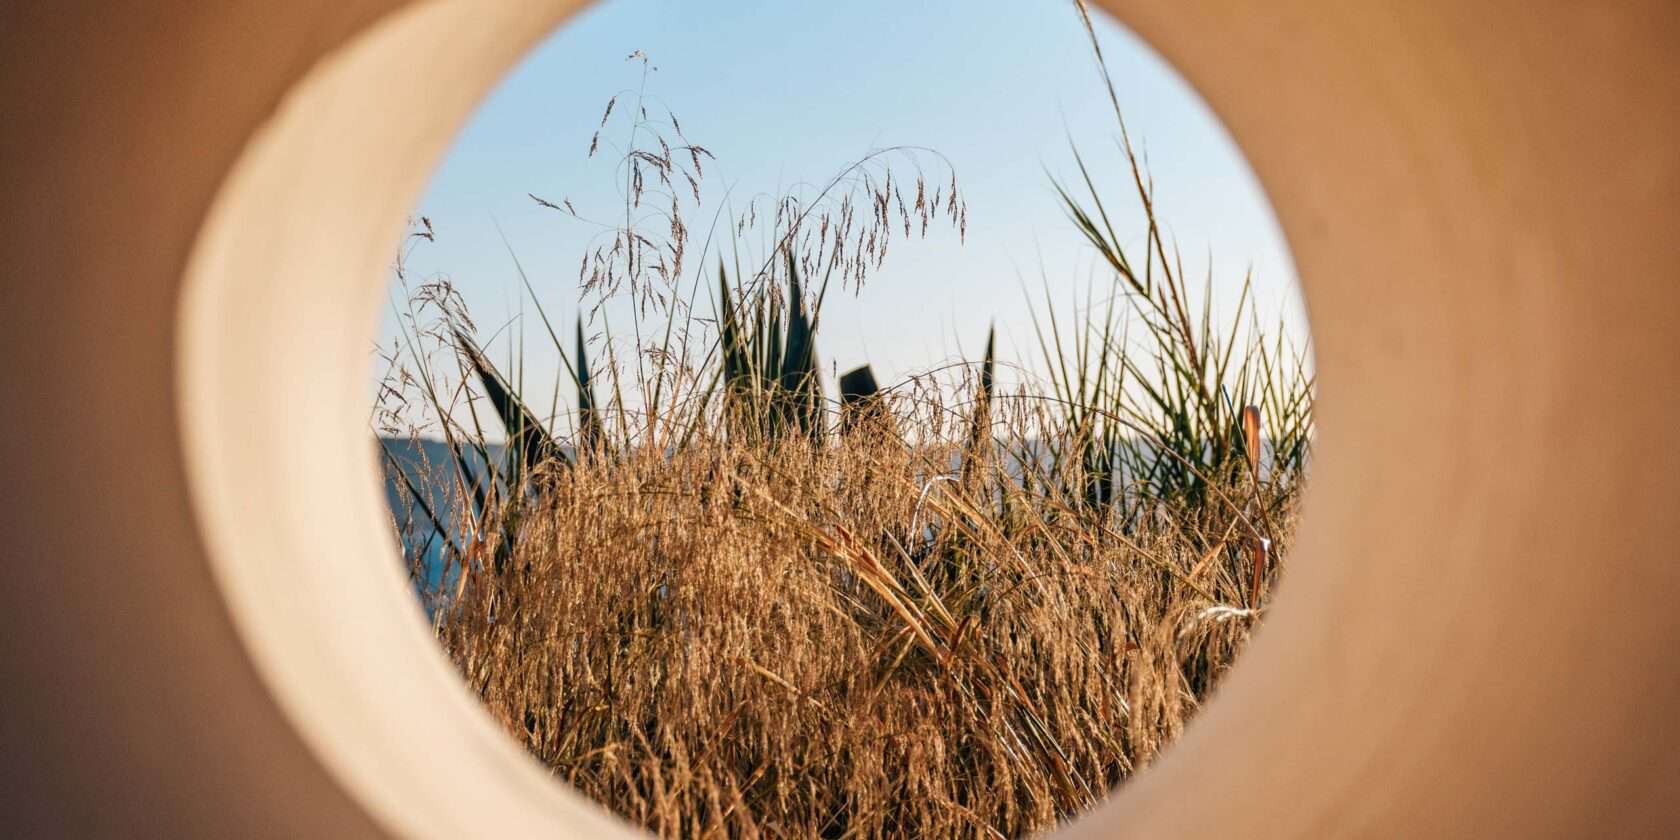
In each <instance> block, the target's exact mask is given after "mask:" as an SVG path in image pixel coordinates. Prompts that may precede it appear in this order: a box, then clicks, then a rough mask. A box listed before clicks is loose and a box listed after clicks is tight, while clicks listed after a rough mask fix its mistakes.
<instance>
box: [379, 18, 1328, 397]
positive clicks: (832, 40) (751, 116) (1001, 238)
mask: <svg viewBox="0 0 1680 840" xmlns="http://www.w3.org/2000/svg"><path fill="white" fill-rule="evenodd" d="M1098 24H1099V30H1098V34H1099V37H1100V39H1101V41H1102V42H1103V45H1104V49H1105V51H1106V53H1107V56H1108V60H1109V66H1110V70H1111V72H1112V73H1113V75H1114V78H1115V81H1116V83H1117V87H1118V90H1119V95H1120V101H1121V105H1122V107H1123V108H1124V109H1125V111H1126V115H1127V121H1128V125H1129V126H1130V128H1131V130H1132V134H1133V139H1134V141H1135V142H1136V143H1137V144H1138V145H1139V146H1140V148H1142V149H1144V150H1145V151H1146V152H1147V154H1148V160H1149V164H1150V168H1151V170H1152V172H1153V174H1154V177H1155V181H1156V186H1157V190H1158V209H1159V213H1160V216H1161V217H1162V219H1163V220H1164V221H1165V223H1166V224H1167V225H1168V226H1169V229H1170V232H1171V234H1172V235H1173V236H1174V237H1176V239H1177V241H1178V243H1179V245H1180V247H1181V249H1182V251H1183V254H1184V259H1185V262H1186V267H1187V268H1188V269H1189V270H1190V273H1192V274H1193V275H1196V276H1198V277H1199V276H1200V275H1201V273H1202V272H1203V271H1205V270H1207V268H1208V267H1209V264H1210V262H1209V261H1210V255H1211V268H1212V272H1213V278H1214V284H1215V296H1216V299H1218V298H1229V297H1231V296H1233V295H1234V291H1235V284H1237V283H1238V282H1240V280H1241V278H1242V276H1243V273H1244V271H1245V270H1246V269H1248V268H1249V267H1250V266H1252V267H1253V270H1254V274H1255V282H1256V289H1257V292H1258V295H1259V299H1260V302H1261V311H1262V313H1263V314H1264V315H1266V316H1268V317H1279V316H1282V317H1285V318H1286V319H1288V321H1289V322H1290V324H1291V329H1292V332H1293V334H1294V335H1295V336H1297V337H1301V336H1304V334H1305V329H1304V320H1303V316H1302V314H1301V311H1300V308H1299V301H1298V295H1297V293H1296V290H1295V280H1294V270H1293V267H1292V265H1291V263H1290V260H1289V256H1288V251H1287V248H1286V246H1285V244H1284V242H1283V239H1282V234H1281V232H1280V231H1279V230H1278V228H1277V226H1276V222H1275V220H1274V219H1273V217H1272V215H1271V211H1270V208H1269V206H1268V205H1267V203H1266V200H1265V197H1264V195H1263V194H1262V192H1261V190H1260V187H1259V185H1258V183H1257V182H1256V180H1255V179H1254V176H1253V174H1252V173H1251V172H1250V170H1249V169H1248V166H1247V164H1246V163H1245V162H1244V161H1243V159H1242V157H1241V154H1240V153H1239V152H1238V150H1237V149H1236V147H1235V145H1234V143H1233V141H1232V140H1231V138H1230V137H1229V136H1228V135H1227V134H1226V133H1225V130H1224V128H1223V127H1222V126H1221V125H1220V123H1219V122H1218V120H1217V118H1216V117H1215V116H1214V115H1213V114H1212V113H1211V112H1210V111H1209V110H1208V109H1207V107H1206V106H1205V104H1204V103H1203V102H1202V101H1201V99H1200V98H1199V97H1198V96H1197V95H1196V94H1195V92H1194V91H1193V90H1192V89H1191V88H1190V87H1189V86H1188V84H1187V83H1186V82H1185V81H1184V80H1183V79H1181V78H1180V77H1179V76H1178V75H1177V74H1176V73H1175V72H1174V71H1173V70H1172V69H1171V68H1170V67H1169V66H1167V65H1166V64H1165V62H1164V61H1163V60H1161V59H1160V58H1159V57H1158V56H1157V55H1156V54H1155V53H1154V52H1153V51H1152V50H1150V49H1149V48H1148V46H1147V45H1145V44H1144V43H1143V42H1141V41H1140V40H1139V39H1137V38H1136V37H1135V36H1134V35H1132V34H1131V33H1130V31H1128V30H1126V29H1124V28H1122V27H1120V26H1119V25H1117V24H1115V23H1114V22H1112V21H1110V20H1108V19H1107V18H1102V17H1099V19H1098ZM635 50H642V51H643V52H645V53H646V54H647V55H648V56H649V57H650V58H651V61H652V63H653V65H654V66H656V67H657V68H658V69H657V70H656V71H654V72H653V73H651V74H650V76H649V81H648V93H649V94H650V95H651V96H652V97H654V99H653V100H652V101H654V102H657V103H660V104H663V105H665V106H667V107H668V108H669V109H670V110H671V111H673V112H675V113H676V115H677V116H678V118H679V119H680V120H681V122H682V128H683V133H684V135H685V136H686V137H687V138H688V139H689V140H691V141H692V142H695V143H699V144H701V145H704V146H705V147H707V148H708V149H710V150H711V151H712V152H714V153H715V154H716V156H717V161H716V162H715V164H709V165H708V171H707V176H708V177H707V181H706V192H707V194H708V195H713V196H721V195H722V194H723V192H724V191H725V189H728V190H730V191H731V194H732V195H733V196H736V197H739V196H748V195H754V194H761V193H766V194H774V193H777V192H779V190H780V188H783V187H786V186H788V185H791V184H795V183H799V182H822V181H826V180H827V179H828V178H829V177H831V176H832V175H833V174H834V173H835V172H836V171H838V170H839V169H840V168H841V167H843V166H844V165H845V164H847V163H848V162H850V161H853V160H855V159H857V158H858V157H860V156H862V155H863V154H865V153H866V152H868V151H869V150H871V149H874V148H879V147H884V146H892V145H899V144H906V145H916V146H926V147H931V148H933V149H936V150H938V151H939V152H940V153H942V154H943V155H944V156H945V157H946V158H947V159H949V160H950V162H951V163H952V165H954V166H955V168H956V171H957V175H958V178H959V180H960V181H961V183H962V186H963V189H964V191H965V192H966V196H967V200H968V205H969V227H968V235H967V240H966V243H959V241H958V238H957V236H956V235H955V234H954V233H951V232H948V231H947V230H944V229H940V228H934V229H932V230H931V231H930V234H929V236H928V238H927V239H926V240H916V241H911V242H908V243H906V242H902V241H901V242H898V243H896V244H895V245H894V247H893V250H892V251H891V253H890V255H889V256H888V258H887V262H886V265H885V266H884V267H883V268H882V269H881V270H879V271H878V272H877V273H876V274H874V275H873V276H872V277H871V278H870V279H869V281H868V283H867V285H865V287H864V288H863V290H862V292H861V294H859V295H857V296H856V297H854V296H852V295H851V294H849V293H848V294H845V295H838V296H831V298H830V300H829V301H828V302H827V303H826V304H825V309H824V313H823V316H822V317H823V323H822V331H821V334H820V335H819V337H818V350H819V353H820V355H821V358H822V364H823V367H824V369H825V370H829V369H830V366H831V365H838V367H839V369H840V370H841V371H844V370H847V369H849V368H851V367H853V366H856V365H859V364H864V363H866V362H867V363H870V364H872V365H873V366H874V367H875V370H876V374H877V378H878V379H880V380H881V381H882V382H890V381H894V380H896V379H898V378H899V377H901V376H902V375H903V374H905V373H908V372H911V371H915V370H921V369H927V368H930V367H933V366H936V365H939V364H941V363H942V362H945V361H949V360H952V359H955V358H958V357H960V356H964V355H966V356H968V357H971V358H972V357H974V356H977V355H978V353H979V352H980V349H981V346H982V344H983V342H984V340H985V334H986V329H987V326H988V324H990V323H992V322H994V321H995V322H996V324H997V328H998V341H999V357H1000V361H1004V362H1010V363H1017V364H1025V365H1027V366H1028V367H1031V366H1032V365H1033V364H1034V362H1035V358H1036V357H1037V356H1038V354H1039V351H1038V346H1037V343H1036V339H1035V338H1034V336H1033V332H1032V326H1031V321H1030V319H1029V318H1028V315H1027V309H1026V307H1027V305H1028V301H1027V298H1026V294H1027V293H1030V294H1031V295H1032V296H1033V302H1034V303H1035V304H1038V305H1042V304H1041V301H1042V294H1043V291H1044V289H1045V288H1046V287H1048V290H1049V291H1050V293H1051V294H1052V296H1053V297H1054V299H1055V300H1056V301H1058V306H1059V307H1061V308H1062V309H1063V311H1066V310H1067V309H1068V308H1069V307H1070V305H1071V301H1072V299H1073V296H1074V295H1075V294H1076V293H1077V294H1079V295H1080V296H1081V298H1083V294H1084V291H1085V290H1086V289H1087V288H1089V287H1091V286H1092V284H1093V283H1094V284H1095V285H1096V288H1098V289H1099V290H1101V289H1104V288H1107V287H1108V279H1107V276H1106V275H1104V274H1103V273H1102V272H1100V271H1098V270H1097V267H1096V265H1095V263H1094V260H1093V256H1092V253H1091V251H1090V250H1089V248H1088V247H1087V246H1084V245H1082V244H1081V242H1080V240H1079V239H1078V238H1077V236H1076V234H1075V233H1074V231H1073V229H1072V227H1071V225H1070V224H1069V223H1068V222H1067V220H1066V217H1065V215H1064V213H1063V212H1062V210H1061V207H1060V205H1059V203H1058V201H1057V199H1056V197H1055V194H1054V192H1053V191H1052V189H1051V186H1050V180H1049V179H1050V176H1051V175H1055V176H1058V177H1061V178H1063V179H1064V180H1065V179H1068V178H1072V177H1075V176H1076V170H1075V169H1074V164H1073V159H1072V155H1071V154H1070V152H1069V150H1068V137H1069V135H1070V134H1071V135H1072V137H1073V138H1074V139H1075V140H1076V141H1077V142H1078V143H1079V144H1080V147H1081V150H1082V151H1083V152H1084V153H1085V154H1086V155H1087V158H1088V159H1090V161H1091V162H1092V163H1093V164H1094V166H1095V168H1096V170H1097V175H1098V178H1099V184H1100V185H1103V186H1105V187H1106V189H1105V195H1107V196H1110V197H1111V204H1113V205H1124V206H1126V207H1128V208H1129V207H1130V206H1131V205H1130V202H1129V200H1128V199H1129V193H1128V181H1127V176H1126V174H1125V172H1124V170H1123V168H1122V164H1121V159H1120V157H1119V154H1118V151H1117V146H1116V142H1115V141H1116V137H1117V134H1116V129H1115V124H1114V119H1113V114H1112V111H1111V110H1110V106H1109V104H1108V101H1107V98H1106V94H1105V93H1104V91H1103V89H1102V87H1101V84H1100V81H1099V79H1098V77H1097V73H1096V69H1095V64H1094V61H1093V59H1092V57H1091V53H1090V49H1089V46H1088V44H1087V42H1086V40H1085V34H1084V32H1083V30H1082V28H1081V26H1080V24H1079V21H1078V19H1077V17H1076V15H1075V13H1074V11H1073V9H1072V6H1071V4H1070V2H1068V0H964V1H963V2H955V0H940V2H917V3H904V2H889V0H853V2H849V3H829V2H821V3H817V2H789V0H777V1H776V2H771V1H770V0H735V1H734V2H693V0H606V2H602V3H600V4H599V5H597V6H595V7H593V8H591V9H590V10H588V11H586V12H584V13H582V14H581V15H579V16H578V17H576V18H574V19H573V20H572V21H571V22H570V23H568V24H567V25H566V26H564V27H563V28H562V29H560V30H559V31H558V32H556V33H555V34H554V35H553V36H552V37H550V38H549V39H548V40H547V41H546V42H545V43H544V44H543V45H541V46H540V47H539V48H538V49H537V50H535V51H534V52H533V53H532V54H531V55H529V56H528V57H527V58H526V59H525V60H524V61H523V62H522V63H521V64H520V65H519V66H518V67H516V68H515V69H514V70H513V71H512V73H511V74H510V75H509V76H508V77H507V79H506V80H504V82H503V83H502V84H501V85H500V86H499V87H498V88H497V89H496V90H495V91H494V92H493V93H492V94H491V96H490V97H489V98H488V99H487V100H486V101H485V102H484V103H483V105H482V106H481V107H480V109H479V110H478V112H477V114H476V115H475V116H473V117H472V119H471V120H470V122H469V123H468V124H467V125H466V126H465V127H464V129H463V130H462V133H461V134H460V136H459V138H458V139H457V140H456V142H455V144H454V146H453V148H452V149H451V150H450V151H449V152H448V155H447V157H446V159H445V160H444V161H443V162H442V164H441V166H440V168H439V169H438V171H437V173H436V174H435V176H434V178H433V180H432V181H431V183H430V185H429V187H428V188H427V190H426V192H425V194H424V195H423V197H422V198H421V199H420V201H419V202H418V204H417V206H416V210H415V213H416V215H417V216H418V215H422V214H423V215H425V216H427V217H429V218H430V219H431V220H432V223H433V225H434V229H435V230H436V233H437V240H436V242H434V243H421V244H420V245H419V247H417V248H416V249H415V250H414V251H413V252H412V253H411V254H410V255H409V257H408V263H407V265H408V269H409V270H410V272H411V274H412V275H420V276H423V275H429V274H434V273H441V274H445V275H448V276H449V277H450V278H451V280H452V281H453V282H454V283H455V285H456V286H457V287H458V288H459V289H460V290H461V291H462V293H463V295H464V296H465V299H466V301H467V303H468V305H469V306H470V308H471V311H472V313H473V317H474V319H475V320H476V322H477V323H478V326H479V330H480V335H481V337H488V336H489V335H490V334H491V333H492V332H494V331H495V330H496V329H497V327H499V326H500V325H503V324H506V323H509V322H512V321H514V320H515V319H517V318H519V317H520V314H521V312H526V313H528V314H527V318H528V320H527V322H526V325H525V332H526V345H525V350H526V353H525V359H526V362H525V364H526V370H525V379H526V382H527V384H528V387H530V388H531V391H532V396H533V400H532V402H533V404H547V402H548V400H547V394H548V392H549V389H545V388H544V387H542V385H541V383H543V382H550V381H552V380H553V379H554V376H553V370H554V365H555V364H556V357H555V355H554V354H553V351H552V350H550V349H548V347H547V341H546V338H544V337H543V336H542V333H541V328H540V325H539V324H538V323H536V321H535V314H534V312H531V311H530V306H529V304H528V303H527V302H525V301H524V300H523V297H524V292H523V289H522V287H521V285H520V283H519V280H518V275H517V274H516V272H515V270H514V266H513V261H512V260H511V259H510V257H509V255H508V251H507V247H506V246H504V244H503V238H502V237H503V236H504V235H505V236H506V241H507V243H508V245H511V247H512V249H513V251H514V252H515V253H516V254H517V256H518V258H519V261H520V262H521V263H522V264H523V265H524V267H525V269H526V271H527V273H528V274H529V275H530V277H531V279H532V281H533V283H534V284H535V286H536V289H537V292H538V294H539V295H541V296H542V302H543V305H544V307H545V308H546V309H547V310H548V312H549V314H550V315H551V316H555V317H557V318H558V320H559V321H560V323H563V324H567V325H569V324H570V323H571V321H572V319H573V318H574V317H575V316H576V314H577V312H578V299H579V296H578V289H577V267H578V261H579V259H580V257H581V255H582V253H583V252H584V250H585V246H587V245H589V244H590V243H591V242H592V237H594V236H595V235H596V231H595V230H594V229H592V228H589V227H588V226H586V225H583V224H581V223H579V222H577V221H575V220H572V219H569V218H567V217H565V216H562V215H559V214H556V213H554V212H553V211H551V210H546V209H544V208H542V207H540V206H538V205H536V204H535V203H534V202H532V201H531V199H530V198H528V197H527V193H535V194H536V195H539V196H543V197H545V198H549V199H552V200H555V201H559V200H561V199H562V198H567V199H570V200H571V201H572V202H573V204H574V206H576V207H577V209H578V211H579V212H580V213H582V214H583V215H585V216H595V217H606V218H611V217H612V215H613V213H614V208H618V210H617V212H620V213H622V198H621V196H620V193H619V186H620V184H619V182H618V181H617V180H616V179H615V178H614V177H613V172H612V164H611V159H610V156H603V155H597V156H596V157H595V158H594V159H593V160H591V159H588V158H586V156H585V153H586V151H587V150H588V147H589V142H590V137H591V135H592V133H593V132H594V131H595V129H596V127H597V125H598V121H599V119H600V115H601V111H602V108H603V107H604V106H605V104H606V101H607V99H608V98H609V97H610V96H612V95H614V94H615V93H619V92H621V91H623V90H625V89H634V88H635V87H636V86H637V85H638V83H639V81H640V78H641V66H640V64H639V63H636V62H626V60H625V56H626V55H628V54H630V53H631V52H633V51H635ZM416 60H424V56H416ZM611 139H612V138H610V137H603V142H604V143H605V142H610V141H611ZM712 206H715V205H708V206H707V207H706V208H705V210H704V212H703V213H694V214H692V215H690V217H689V224H690V226H691V227H693V228H703V227H704V226H705V225H706V223H707V221H708V220H709V219H710V218H711V209H712ZM1118 222H1119V227H1120V230H1121V232H1122V236H1123V238H1125V237H1127V236H1128V235H1129V236H1130V241H1131V242H1132V243H1133V244H1139V243H1141V235H1142V227H1141V224H1140V222H1139V219H1138V217H1137V216H1136V215H1133V214H1122V217H1121V218H1120V219H1119V220H1118ZM694 236H695V238H696V240H701V239H703V238H704V236H705V231H704V230H699V229H697V230H695V232H694ZM713 265H714V266H715V263H713ZM695 267H697V266H694V265H691V266H690V270H692V269H693V268H695ZM605 312H606V316H607V317H608V318H609V319H611V320H612V325H613V329H614V330H615V332H617V333H619V334H621V335H622V334H627V332H628V329H629V327H628V324H627V323H624V322H626V321H628V319H629V318H630V313H629V311H628V308H627V307H622V306H621V307H617V308H613V307H609V308H608V309H607V310H605ZM708 314H709V313H708ZM394 329H395V322H394V319H393V318H391V317H387V319H386V324H385V326H384V328H383V333H382V338H383V339H384V343H385V344H386V345H387V346H388V345H389V344H390V341H391V338H392V336H393V335H394ZM509 340H517V331H516V330H510V331H507V332H504V333H503V334H502V336H501V337H500V338H499V339H497V341H496V343H494V344H493V345H492V346H493V349H494V352H495V357H496V358H506V357H507V350H508V347H507V344H506V342H507V341H509ZM562 400H564V398H562Z"/></svg>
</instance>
